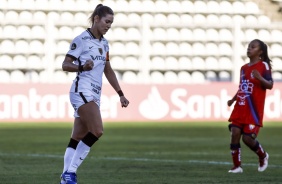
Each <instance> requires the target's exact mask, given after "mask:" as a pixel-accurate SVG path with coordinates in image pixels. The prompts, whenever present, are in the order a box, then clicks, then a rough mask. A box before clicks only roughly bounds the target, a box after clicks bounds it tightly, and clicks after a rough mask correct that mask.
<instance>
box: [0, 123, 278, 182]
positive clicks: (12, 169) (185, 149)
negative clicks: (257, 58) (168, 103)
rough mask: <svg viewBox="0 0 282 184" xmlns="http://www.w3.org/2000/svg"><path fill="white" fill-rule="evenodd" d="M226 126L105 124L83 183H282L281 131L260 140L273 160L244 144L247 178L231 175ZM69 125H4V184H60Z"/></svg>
mask: <svg viewBox="0 0 282 184" xmlns="http://www.w3.org/2000/svg"><path fill="white" fill-rule="evenodd" d="M227 125H228V123H227V122H220V123H216V122H207V123H203V122H198V123H196V122H195V123H179V122H174V123H169V122H164V123H161V122H151V123H141V122H138V123H137V122H132V123H104V135H103V136H102V137H101V139H100V140H99V141H98V142H97V143H96V144H95V145H94V147H92V149H91V152H90V153H89V155H88V157H87V158H86V159H85V161H84V162H83V163H82V165H81V166H80V168H79V169H78V173H77V174H78V183H79V184H190V183H191V184H197V183H207V184H211V183H216V184H218V183H227V184H229V183H234V184H235V183H256V184H258V183H266V184H269V183H271V184H274V183H282V176H281V173H282V152H281V149H282V143H281V142H282V141H281V140H282V136H281V135H282V125H281V123H278V122H277V123H274V122H273V123H271V122H266V123H265V127H264V128H262V129H261V131H260V134H259V137H258V140H259V141H260V142H261V144H262V145H263V146H264V148H265V150H266V151H267V152H268V153H269V155H270V160H269V168H268V169H267V170H266V171H265V172H263V173H259V172H258V171H257V165H258V159H257V156H256V155H255V154H254V153H253V152H252V151H250V150H249V149H247V148H246V146H245V145H243V144H241V145H242V156H241V158H242V165H243V169H244V172H243V173H241V174H230V173H228V172H227V171H228V170H229V169H230V168H231V167H232V163H231V155H230V151H229V141H230V133H229V131H228V128H227ZM71 127H72V124H71V123H0V183H1V184H59V176H60V174H61V172H62V167H63V154H64V151H65V148H66V146H67V143H68V141H69V138H70V133H71Z"/></svg>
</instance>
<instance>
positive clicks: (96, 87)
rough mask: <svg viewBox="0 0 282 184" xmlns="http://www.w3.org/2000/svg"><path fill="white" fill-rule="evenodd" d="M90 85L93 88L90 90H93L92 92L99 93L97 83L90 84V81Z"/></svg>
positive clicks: (99, 89) (99, 88) (99, 87)
mask: <svg viewBox="0 0 282 184" xmlns="http://www.w3.org/2000/svg"><path fill="white" fill-rule="evenodd" d="M91 87H93V88H92V91H93V92H94V93H97V94H100V91H101V86H98V85H96V84H92V83H91Z"/></svg>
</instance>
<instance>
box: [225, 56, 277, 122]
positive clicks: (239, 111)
mask: <svg viewBox="0 0 282 184" xmlns="http://www.w3.org/2000/svg"><path fill="white" fill-rule="evenodd" d="M253 70H257V71H258V72H259V73H260V74H261V76H262V77H263V78H264V79H266V80H268V81H272V76H271V69H270V66H269V64H268V63H267V62H264V61H259V62H258V63H256V64H254V65H249V64H245V65H243V66H242V67H241V73H240V84H239V89H238V92H237V98H236V104H235V106H234V109H233V111H232V113H231V116H230V118H229V121H230V122H237V123H242V124H253V125H257V126H261V127H262V126H263V122H262V120H263V114H264V102H265V96H266V88H264V87H263V86H262V84H261V82H260V81H259V80H258V79H256V78H254V76H253V75H252V71H253Z"/></svg>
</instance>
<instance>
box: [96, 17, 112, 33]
mask: <svg viewBox="0 0 282 184" xmlns="http://www.w3.org/2000/svg"><path fill="white" fill-rule="evenodd" d="M113 21H114V16H113V15H111V14H107V15H106V16H105V17H102V18H101V19H100V20H99V22H98V31H99V32H100V34H101V35H104V34H106V33H107V31H108V30H109V29H110V28H111V26H112V23H113Z"/></svg>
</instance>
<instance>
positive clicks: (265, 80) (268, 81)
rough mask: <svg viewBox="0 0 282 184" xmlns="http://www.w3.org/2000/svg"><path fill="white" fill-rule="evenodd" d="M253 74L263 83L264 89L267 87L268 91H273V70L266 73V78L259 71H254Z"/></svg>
mask: <svg viewBox="0 0 282 184" xmlns="http://www.w3.org/2000/svg"><path fill="white" fill-rule="evenodd" d="M252 74H253V76H254V77H255V78H256V79H258V80H259V81H260V82H261V84H262V86H263V87H265V88H266V89H272V87H273V80H272V77H271V70H268V71H266V77H263V76H262V75H261V74H260V73H259V71H258V70H253V71H252Z"/></svg>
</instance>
